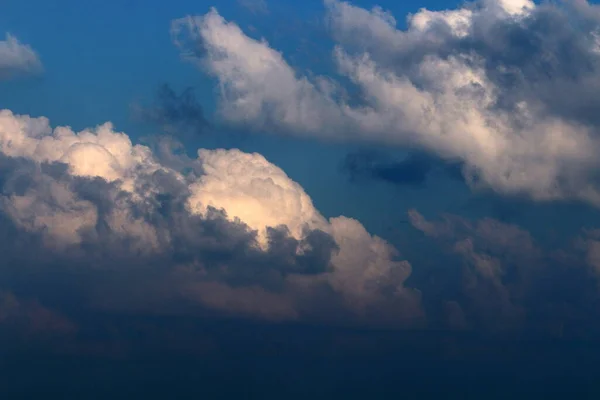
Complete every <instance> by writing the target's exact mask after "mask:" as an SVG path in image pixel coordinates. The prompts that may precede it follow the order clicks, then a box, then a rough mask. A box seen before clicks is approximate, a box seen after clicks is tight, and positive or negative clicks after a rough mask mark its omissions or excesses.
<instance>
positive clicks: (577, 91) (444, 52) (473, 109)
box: [172, 0, 600, 205]
mask: <svg viewBox="0 0 600 400" xmlns="http://www.w3.org/2000/svg"><path fill="white" fill-rule="evenodd" d="M325 5H326V8H327V23H328V26H329V27H330V30H331V32H332V36H333V38H334V39H335V40H336V41H337V43H338V44H337V46H336V48H335V50H334V52H333V58H334V61H335V62H336V64H337V67H338V73H339V74H342V75H344V76H345V77H346V78H348V79H349V80H350V81H351V82H352V83H353V84H354V85H355V86H356V87H357V88H358V89H359V91H360V93H361V100H360V101H356V100H351V99H349V97H348V96H347V94H346V93H347V91H346V90H345V89H344V88H343V87H342V85H341V84H339V83H337V82H336V81H335V80H333V79H331V78H327V77H308V76H301V75H299V74H298V73H297V72H296V71H295V70H294V69H293V68H292V67H291V66H290V65H289V64H288V63H287V62H286V61H285V58H284V56H283V55H282V54H281V53H280V52H278V51H276V50H275V49H273V48H271V47H270V46H269V44H268V43H267V42H266V40H264V39H263V40H254V39H252V38H250V37H248V36H246V35H245V34H244V33H243V32H242V30H241V29H240V28H239V27H238V26H237V25H236V24H235V23H233V22H228V21H226V20H225V19H224V18H223V17H222V16H221V15H220V14H219V13H218V12H217V10H215V9H213V10H211V11H210V12H209V13H208V14H206V15H204V16H199V17H186V18H183V19H180V20H176V21H174V22H173V24H172V34H173V38H174V41H175V43H176V44H177V45H178V46H179V47H180V48H181V49H182V52H183V54H184V56H185V57H186V58H188V59H189V60H192V61H193V62H197V63H198V64H199V65H200V66H201V67H202V68H203V69H204V70H205V71H207V72H208V73H209V74H211V75H213V76H214V77H215V78H216V79H217V80H218V82H219V90H220V100H221V102H220V113H221V114H222V116H223V117H224V118H225V119H226V120H227V121H229V122H230V123H234V124H244V125H246V126H250V127H252V128H254V129H256V130H264V131H274V132H281V133H291V134H297V135H310V136H314V137H318V138H329V139H337V140H363V141H369V142H373V141H375V142H381V143H385V144H391V145H395V146H399V147H404V146H410V147H411V148H415V147H416V148H420V149H422V150H425V151H428V152H430V153H432V154H435V155H437V156H438V157H440V158H442V159H444V160H446V161H451V162H455V161H457V162H460V163H462V164H463V173H464V176H465V179H466V181H467V182H468V183H469V184H470V185H471V186H472V187H474V188H479V187H488V188H492V189H493V190H495V191H496V192H498V193H501V194H507V195H526V196H529V197H530V198H532V199H536V200H557V199H578V200H583V201H587V202H591V203H593V204H596V205H598V204H600V196H599V191H598V184H597V182H598V179H597V176H596V172H595V171H596V170H597V167H598V160H597V157H596V153H597V152H598V148H599V141H598V138H597V135H596V134H595V131H596V125H597V123H598V121H597V113H595V112H593V109H595V108H597V106H596V105H597V102H598V97H597V93H598V90H596V89H595V88H596V87H597V85H598V83H597V82H598V80H597V75H598V74H597V71H598V70H599V65H600V64H599V62H600V53H599V52H598V43H599V42H598V32H599V29H600V28H599V27H600V21H599V20H598V18H597V15H598V13H597V12H596V11H597V6H594V5H590V4H588V3H586V2H578V3H576V4H570V3H569V4H565V5H553V4H544V5H535V4H534V3H533V2H532V1H529V0H481V1H479V2H476V3H471V4H467V5H464V6H461V8H457V9H453V10H444V11H430V10H426V9H422V10H420V11H419V12H417V13H415V14H412V15H410V16H409V17H408V21H407V22H408V24H407V25H408V27H407V29H406V30H401V29H398V28H397V27H396V19H395V18H394V16H393V15H391V14H390V13H389V12H387V11H385V10H383V9H381V8H379V7H375V8H373V9H371V10H367V9H363V8H360V7H357V6H354V5H351V4H350V3H348V2H344V1H338V0H326V1H325ZM574 21H577V22H576V23H573V22H574Z"/></svg>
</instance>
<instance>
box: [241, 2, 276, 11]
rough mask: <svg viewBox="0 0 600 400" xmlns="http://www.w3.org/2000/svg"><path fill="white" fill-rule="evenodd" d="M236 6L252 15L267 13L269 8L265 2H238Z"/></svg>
mask: <svg viewBox="0 0 600 400" xmlns="http://www.w3.org/2000/svg"><path fill="white" fill-rule="evenodd" d="M238 4H239V5H240V6H242V7H244V8H245V9H247V10H248V11H250V12H251V13H253V14H268V13H269V6H268V5H267V2H266V1H265V0H238Z"/></svg>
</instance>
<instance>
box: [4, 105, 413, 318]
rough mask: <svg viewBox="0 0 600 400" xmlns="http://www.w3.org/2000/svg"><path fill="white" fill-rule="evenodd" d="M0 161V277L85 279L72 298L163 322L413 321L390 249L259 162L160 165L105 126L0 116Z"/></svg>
mask: <svg viewBox="0 0 600 400" xmlns="http://www.w3.org/2000/svg"><path fill="white" fill-rule="evenodd" d="M0 152H1V154H0V184H1V185H2V186H1V187H2V195H0V216H1V217H2V218H4V219H5V222H4V223H2V224H0V227H2V229H3V235H4V237H5V238H6V239H7V241H6V243H5V244H4V246H5V247H6V251H5V257H6V258H7V259H11V260H14V262H13V263H11V264H10V265H12V266H11V267H10V268H8V269H7V270H6V271H5V273H9V272H7V271H10V274H16V275H17V276H20V274H30V275H31V276H36V275H39V274H41V272H40V271H43V270H44V268H49V266H50V265H61V266H62V270H61V269H59V270H58V271H62V272H60V274H63V275H66V276H70V275H71V274H76V273H77V272H76V271H80V270H82V269H83V270H86V271H88V272H86V274H91V275H90V276H94V278H92V277H90V278H89V280H86V281H85V282H81V283H80V284H79V286H80V288H79V289H77V290H81V293H79V294H78V295H81V296H83V297H84V298H85V297H86V296H92V297H93V299H87V301H88V302H89V303H90V304H96V305H97V306H99V307H107V308H119V307H121V308H127V307H132V308H134V309H135V308H142V309H144V310H149V309H153V308H160V309H164V310H170V311H169V312H173V310H175V309H177V308H178V307H183V306H182V304H189V302H190V301H191V302H192V303H194V304H196V309H197V310H201V309H204V310H211V309H212V310H217V311H220V312H226V313H231V314H236V315H237V314H242V315H248V316H255V317H263V318H275V319H298V318H300V319H302V318H309V319H310V318H326V317H325V316H324V312H323V310H326V309H338V310H339V312H338V316H337V317H341V316H344V317H343V318H358V319H366V320H371V319H373V320H380V321H381V320H389V321H393V322H394V323H399V324H402V323H408V324H410V323H413V322H414V321H415V320H419V319H420V318H422V316H423V315H422V310H421V308H420V293H419V292H418V291H416V290H413V289H410V288H407V287H405V285H404V283H405V281H406V279H407V278H408V277H409V275H410V273H411V265H410V264H409V263H408V262H407V261H403V260H402V259H400V258H399V253H398V251H397V250H396V249H395V248H394V247H393V246H391V245H390V244H388V243H387V242H385V241H384V240H383V239H381V238H379V237H377V236H372V235H371V234H369V233H368V232H367V231H366V230H365V228H364V227H363V226H362V225H361V224H360V222H358V221H356V220H354V219H351V218H347V217H337V218H331V219H326V218H324V217H323V216H322V215H321V214H320V213H319V212H318V211H317V210H316V209H315V208H314V205H313V203H312V200H311V199H310V197H309V196H308V195H307V194H306V193H305V192H304V190H303V189H302V187H301V186H300V185H298V184H297V183H296V182H294V181H292V180H291V179H290V178H289V177H288V176H287V175H286V174H285V172H283V171H282V170H281V169H280V168H278V167H276V166H275V165H273V164H271V163H270V162H268V161H267V160H266V159H265V158H264V157H263V156H262V155H260V154H257V153H253V154H248V153H243V152H241V151H239V150H237V149H232V150H225V149H217V150H206V149H200V150H199V151H198V158H196V159H190V158H187V157H181V158H179V162H173V159H174V158H177V157H178V156H177V155H175V154H171V155H170V158H169V161H170V162H167V163H163V162H162V161H161V157H158V156H157V155H155V154H154V153H152V152H151V151H150V149H149V148H147V147H145V146H142V145H139V144H133V143H132V142H131V140H130V139H129V137H128V136H127V135H126V134H124V133H120V132H116V131H115V130H114V129H113V127H112V125H110V124H104V125H100V126H98V127H96V128H94V129H86V130H83V131H81V132H74V131H72V130H71V129H70V128H67V127H58V128H54V129H53V128H51V127H50V125H49V121H48V120H47V119H46V118H32V117H29V116H19V115H14V114H13V113H11V112H10V111H8V110H4V111H0ZM175 167H177V168H178V169H175ZM23 246H26V247H29V248H30V249H35V252H32V251H31V250H30V251H28V252H24V253H23V252H22V247H23ZM90 266H91V269H90ZM28 270H29V271H30V272H26V271H28ZM31 271H36V272H35V273H32V272H31ZM53 271H56V268H54V269H53ZM100 271H102V274H100ZM97 274H100V275H97ZM104 274H105V275H104ZM42 275H44V274H42ZM96 275H97V276H96ZM111 276H114V277H115V278H114V279H115V280H117V281H121V282H120V283H115V281H114V280H112V278H111V279H109V277H111ZM117 277H119V278H118V279H117ZM132 285H133V286H135V287H136V289H135V290H132V287H133V286H132ZM86 293H87V295H86ZM150 299H152V300H150ZM317 300H318V301H317ZM318 302H323V304H318ZM327 303H328V305H326V306H325V305H324V304H327ZM157 304H158V305H157ZM197 310H196V311H197ZM382 310H385V311H382ZM191 312H192V313H193V312H194V311H191ZM325 314H326V313H325ZM392 315H393V318H392V317H391V316H392ZM337 317H336V318H337ZM330 318H333V317H332V316H330Z"/></svg>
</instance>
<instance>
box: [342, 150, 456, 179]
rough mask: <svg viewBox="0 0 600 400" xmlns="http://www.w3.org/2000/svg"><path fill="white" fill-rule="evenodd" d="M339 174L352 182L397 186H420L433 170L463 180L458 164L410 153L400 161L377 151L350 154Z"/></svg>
mask: <svg viewBox="0 0 600 400" xmlns="http://www.w3.org/2000/svg"><path fill="white" fill-rule="evenodd" d="M342 171H343V172H345V173H346V174H348V176H349V177H350V179H351V180H352V181H361V180H380V181H384V182H388V183H391V184H394V185H399V186H412V187H420V186H423V185H425V184H426V182H427V179H428V178H429V177H430V175H431V173H433V172H435V171H438V172H441V173H443V174H444V175H445V176H447V177H450V178H452V179H457V180H460V181H461V182H462V181H464V178H463V177H462V172H461V167H460V165H459V164H451V163H444V162H443V161H441V160H437V159H434V158H433V157H432V156H429V155H426V154H423V153H416V152H413V153H409V154H408V156H406V157H405V158H404V159H402V160H400V161H396V160H394V159H393V158H392V157H391V156H389V155H386V154H384V153H381V152H377V151H360V152H354V153H350V154H348V155H347V156H346V158H345V159H344V162H343V163H342Z"/></svg>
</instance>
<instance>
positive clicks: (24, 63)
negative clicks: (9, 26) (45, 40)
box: [0, 33, 43, 80]
mask: <svg viewBox="0 0 600 400" xmlns="http://www.w3.org/2000/svg"><path fill="white" fill-rule="evenodd" d="M42 70H43V67H42V62H41V61H40V59H39V57H38V55H37V54H36V52H35V51H33V49H32V48H31V47H30V46H28V45H26V44H22V43H21V42H19V40H18V39H17V38H16V37H14V36H12V35H10V34H8V33H7V34H6V38H5V39H4V40H0V80H4V79H10V78H14V77H18V76H21V75H32V74H38V73H40V72H41V71H42Z"/></svg>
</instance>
